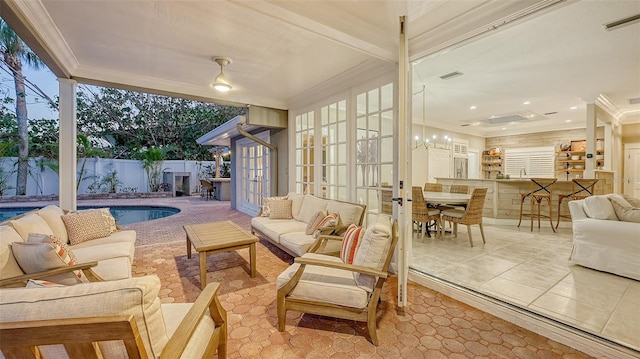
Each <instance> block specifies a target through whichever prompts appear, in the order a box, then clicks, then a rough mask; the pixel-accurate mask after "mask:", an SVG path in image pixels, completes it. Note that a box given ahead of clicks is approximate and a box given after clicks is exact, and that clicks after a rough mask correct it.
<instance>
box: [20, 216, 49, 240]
mask: <svg viewBox="0 0 640 359" xmlns="http://www.w3.org/2000/svg"><path fill="white" fill-rule="evenodd" d="M9 223H11V225H12V226H13V228H14V229H15V230H16V232H18V234H20V237H22V239H23V240H25V241H26V240H27V238H29V233H42V234H54V233H53V231H52V230H51V227H49V225H48V224H47V222H46V221H45V220H44V219H43V218H42V217H40V216H38V215H37V214H35V213H29V214H27V215H25V216H23V217H20V218H18V219H14V220H12V221H9Z"/></svg>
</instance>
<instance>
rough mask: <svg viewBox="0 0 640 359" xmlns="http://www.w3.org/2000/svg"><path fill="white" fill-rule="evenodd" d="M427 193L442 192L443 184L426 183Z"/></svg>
mask: <svg viewBox="0 0 640 359" xmlns="http://www.w3.org/2000/svg"><path fill="white" fill-rule="evenodd" d="M424 191H425V192H442V183H429V182H427V183H425V184H424Z"/></svg>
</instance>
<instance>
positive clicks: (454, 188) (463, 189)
mask: <svg viewBox="0 0 640 359" xmlns="http://www.w3.org/2000/svg"><path fill="white" fill-rule="evenodd" d="M449 193H463V194H469V186H467V185H466V184H452V185H451V186H450V187H449Z"/></svg>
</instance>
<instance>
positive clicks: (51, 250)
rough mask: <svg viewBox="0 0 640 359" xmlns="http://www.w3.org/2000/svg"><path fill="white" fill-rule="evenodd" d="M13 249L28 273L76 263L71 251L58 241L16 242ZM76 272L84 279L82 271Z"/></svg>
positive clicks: (77, 275)
mask: <svg viewBox="0 0 640 359" xmlns="http://www.w3.org/2000/svg"><path fill="white" fill-rule="evenodd" d="M11 250H12V252H13V256H14V257H15V259H16V261H17V262H18V265H19V266H20V268H22V270H23V271H24V272H25V273H27V274H29V273H37V272H43V271H48V270H51V269H56V268H60V267H64V266H72V265H74V264H76V262H75V261H74V260H73V259H72V257H71V256H70V255H69V251H68V250H65V249H64V248H63V247H62V246H61V245H59V244H56V243H29V242H14V243H12V244H11ZM74 274H75V276H76V277H77V279H78V281H82V280H83V279H84V274H83V273H82V271H80V270H78V271H74Z"/></svg>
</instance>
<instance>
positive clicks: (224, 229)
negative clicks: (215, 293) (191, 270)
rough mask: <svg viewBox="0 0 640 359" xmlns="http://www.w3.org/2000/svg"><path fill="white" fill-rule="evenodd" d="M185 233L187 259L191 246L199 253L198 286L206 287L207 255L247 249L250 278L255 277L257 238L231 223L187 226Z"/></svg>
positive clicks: (222, 222)
mask: <svg viewBox="0 0 640 359" xmlns="http://www.w3.org/2000/svg"><path fill="white" fill-rule="evenodd" d="M184 230H185V231H186V232H187V258H191V245H193V248H195V249H196V252H198V253H200V285H201V288H204V287H205V286H206V285H207V255H209V254H215V253H222V252H230V251H235V250H237V249H242V248H247V247H248V248H249V254H250V265H251V273H250V274H251V277H252V278H253V277H255V276H256V242H258V237H256V236H254V235H252V234H251V233H249V232H247V231H245V230H244V229H242V228H240V227H239V226H238V225H237V224H235V223H233V222H231V221H220V222H210V223H201V224H189V225H186V226H184Z"/></svg>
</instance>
